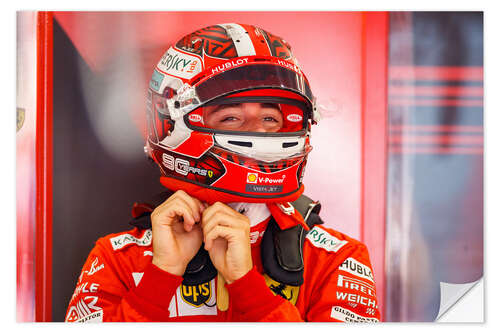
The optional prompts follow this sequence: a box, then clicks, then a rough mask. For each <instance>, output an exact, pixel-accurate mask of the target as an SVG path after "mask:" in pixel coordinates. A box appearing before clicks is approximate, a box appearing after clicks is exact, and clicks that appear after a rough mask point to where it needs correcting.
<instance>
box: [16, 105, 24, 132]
mask: <svg viewBox="0 0 500 333" xmlns="http://www.w3.org/2000/svg"><path fill="white" fill-rule="evenodd" d="M16 114H17V117H16V118H17V126H16V127H17V129H16V132H19V130H20V129H21V127H23V124H24V118H25V111H24V109H23V108H17V110H16Z"/></svg>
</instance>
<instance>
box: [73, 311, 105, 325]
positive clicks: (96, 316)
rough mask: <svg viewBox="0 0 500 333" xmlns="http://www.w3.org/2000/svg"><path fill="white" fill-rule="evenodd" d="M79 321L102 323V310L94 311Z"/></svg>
mask: <svg viewBox="0 0 500 333" xmlns="http://www.w3.org/2000/svg"><path fill="white" fill-rule="evenodd" d="M77 322H78V323H102V310H100V311H97V312H93V313H91V314H89V315H88V316H85V317H83V318H82V319H79V320H78V321H77Z"/></svg>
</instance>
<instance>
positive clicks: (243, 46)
mask: <svg viewBox="0 0 500 333" xmlns="http://www.w3.org/2000/svg"><path fill="white" fill-rule="evenodd" d="M314 101H315V99H314V97H313V95H312V92H311V89H310V87H309V83H308V81H307V79H306V77H305V75H304V74H303V73H302V71H301V69H300V68H299V66H298V62H297V60H296V59H295V58H294V57H293V55H292V52H291V49H290V45H289V44H288V43H287V42H286V41H284V40H283V39H281V38H280V37H277V36H274V35H272V34H271V33H269V32H266V31H264V30H262V29H260V28H258V27H255V26H252V25H247V24H235V23H229V24H219V25H214V26H209V27H206V28H203V29H200V30H197V31H195V32H193V33H192V34H189V35H187V36H185V37H184V38H182V39H181V40H180V41H178V42H177V43H176V44H175V45H174V46H172V47H170V48H169V49H168V50H167V52H166V53H165V54H164V55H163V57H162V58H161V60H160V61H159V62H158V64H157V65H156V68H155V70H154V71H153V75H152V78H151V81H150V84H149V92H148V100H147V118H148V119H147V122H148V138H147V141H146V146H145V152H146V154H147V155H148V156H150V157H151V158H152V159H153V160H154V161H155V162H156V163H157V164H158V166H159V167H160V170H161V173H162V177H161V179H160V180H161V182H162V184H163V185H164V186H166V187H167V188H169V189H171V190H174V191H175V190H179V189H182V190H184V191H186V192H187V193H189V194H191V195H193V196H195V197H197V198H199V199H200V200H204V201H207V202H209V203H212V202H215V201H221V202H284V201H292V200H294V199H295V198H297V197H298V196H300V194H301V193H302V191H303V186H302V177H303V174H304V167H305V164H306V160H307V155H308V153H309V151H310V150H311V146H310V145H309V134H310V127H311V124H315V123H316V121H318V120H319V114H318V112H317V111H316V109H315V105H314V103H315V102H314ZM242 103H259V104H258V105H261V106H263V107H267V108H268V109H269V108H272V109H273V110H274V111H273V112H275V113H276V112H277V114H278V115H279V116H278V117H279V121H280V124H279V129H278V130H275V131H273V132H265V131H258V132H257V131H256V132H248V131H241V130H240V131H238V130H231V129H226V128H225V129H220V128H214V127H211V126H210V124H209V123H208V121H207V119H206V116H207V114H208V115H212V114H215V112H216V111H218V114H219V115H221V114H223V112H222V111H220V110H221V109H224V107H225V108H227V107H228V105H230V106H231V105H242ZM210 110H211V111H210ZM214 110H215V111H214ZM210 112H212V113H210ZM227 119H229V118H227ZM231 119H232V118H231ZM224 121H226V119H224ZM266 121H267V118H266ZM269 121H275V120H274V119H272V118H271V119H270V120H269Z"/></svg>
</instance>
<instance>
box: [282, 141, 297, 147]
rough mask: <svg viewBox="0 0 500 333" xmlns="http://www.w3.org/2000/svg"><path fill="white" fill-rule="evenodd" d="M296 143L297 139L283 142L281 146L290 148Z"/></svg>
mask: <svg viewBox="0 0 500 333" xmlns="http://www.w3.org/2000/svg"><path fill="white" fill-rule="evenodd" d="M298 144H299V143H298V142H297V141H295V142H283V148H290V147H293V146H296V145H298Z"/></svg>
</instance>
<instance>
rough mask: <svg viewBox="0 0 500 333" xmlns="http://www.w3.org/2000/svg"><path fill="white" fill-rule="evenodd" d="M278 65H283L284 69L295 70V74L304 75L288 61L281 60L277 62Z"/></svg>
mask: <svg viewBox="0 0 500 333" xmlns="http://www.w3.org/2000/svg"><path fill="white" fill-rule="evenodd" d="M277 63H278V65H281V66H283V67H286V68H289V69H291V70H293V71H294V72H297V73H299V74H302V72H301V71H300V68H299V67H298V66H297V65H295V64H292V63H289V62H288V61H284V60H279V59H278V60H277Z"/></svg>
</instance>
